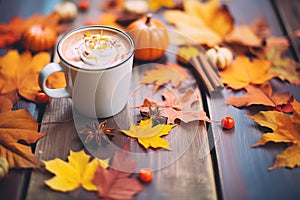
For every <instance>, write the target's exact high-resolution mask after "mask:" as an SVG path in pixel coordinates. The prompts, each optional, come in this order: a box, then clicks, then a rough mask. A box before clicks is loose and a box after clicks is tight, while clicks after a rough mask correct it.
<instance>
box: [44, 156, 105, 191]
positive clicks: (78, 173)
mask: <svg viewBox="0 0 300 200" xmlns="http://www.w3.org/2000/svg"><path fill="white" fill-rule="evenodd" d="M89 160H90V156H89V155H87V154H85V152H84V150H81V151H79V152H73V151H72V150H71V151H70V155H69V156H68V161H69V162H65V161H63V160H61V159H59V158H55V159H54V160H50V161H44V163H45V166H46V170H48V171H49V172H51V173H53V174H55V176H54V177H53V178H51V179H49V180H46V181H45V183H46V185H48V186H49V187H50V188H52V189H53V190H57V191H61V192H68V191H72V190H75V189H76V188H78V187H80V186H82V187H83V188H84V189H86V190H88V191H97V186H96V185H95V184H94V183H93V181H92V180H93V178H94V174H95V172H96V170H97V168H98V166H99V165H100V166H101V167H103V168H107V166H108V162H109V159H106V160H99V159H96V158H95V159H93V160H92V161H90V162H89Z"/></svg>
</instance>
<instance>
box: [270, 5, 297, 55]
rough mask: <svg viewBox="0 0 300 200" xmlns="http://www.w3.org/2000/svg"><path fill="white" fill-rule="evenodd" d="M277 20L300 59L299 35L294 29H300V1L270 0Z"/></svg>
mask: <svg viewBox="0 0 300 200" xmlns="http://www.w3.org/2000/svg"><path fill="white" fill-rule="evenodd" d="M271 2H272V3H273V5H274V8H275V11H276V12H277V13H278V15H279V16H278V20H280V21H281V23H282V25H283V26H282V28H283V31H284V32H286V34H287V36H288V38H289V40H290V42H291V44H292V47H293V51H294V54H295V55H294V56H296V58H297V59H298V61H299V60H300V37H296V35H295V31H296V30H300V20H299V19H300V1H298V0H289V1H282V0H271Z"/></svg>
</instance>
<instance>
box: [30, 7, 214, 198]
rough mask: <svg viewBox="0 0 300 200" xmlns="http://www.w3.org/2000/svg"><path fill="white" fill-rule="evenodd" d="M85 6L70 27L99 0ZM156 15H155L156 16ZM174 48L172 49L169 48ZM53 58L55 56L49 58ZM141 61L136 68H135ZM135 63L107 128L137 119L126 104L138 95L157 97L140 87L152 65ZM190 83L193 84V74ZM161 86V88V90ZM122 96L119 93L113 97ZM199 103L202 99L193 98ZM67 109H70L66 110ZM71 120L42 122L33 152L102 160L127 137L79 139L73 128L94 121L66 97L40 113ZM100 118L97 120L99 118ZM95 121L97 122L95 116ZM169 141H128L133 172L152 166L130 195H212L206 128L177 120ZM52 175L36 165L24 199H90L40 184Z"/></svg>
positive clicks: (94, 12)
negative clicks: (157, 146) (82, 153)
mask: <svg viewBox="0 0 300 200" xmlns="http://www.w3.org/2000/svg"><path fill="white" fill-rule="evenodd" d="M90 3H91V7H90V8H91V9H90V10H89V12H87V13H80V14H79V16H78V17H77V18H76V20H75V21H74V22H73V23H72V25H71V27H78V26H82V25H83V24H84V22H85V21H86V20H87V19H93V20H96V19H98V16H99V14H100V12H99V5H100V4H101V3H100V2H99V1H90ZM156 17H159V16H156ZM175 50H176V49H175ZM175 50H172V53H168V54H166V56H164V57H163V58H162V59H160V60H158V61H157V62H159V63H162V64H165V63H166V62H175V59H176V54H174V52H176V51H175ZM54 60H56V56H54ZM140 64H141V66H140ZM144 64H145V63H135V67H134V68H133V72H132V84H131V88H130V97H129V100H128V104H127V107H125V108H124V109H123V111H122V112H121V113H119V114H117V115H115V116H114V117H110V118H108V119H106V120H107V127H113V128H116V130H118V129H128V128H129V124H130V122H131V123H135V124H136V123H137V121H138V120H139V119H140V114H139V111H138V110H137V109H133V108H131V106H132V105H139V104H141V103H142V102H143V100H144V98H146V97H150V98H154V99H156V100H161V95H160V94H153V87H154V86H153V85H140V84H139V83H140V81H141V78H142V77H143V75H144V74H145V72H146V71H147V70H149V69H153V67H154V66H153V65H149V66H147V65H144ZM190 77H191V80H190V82H191V83H192V84H193V85H194V86H195V82H196V81H195V80H194V79H193V75H192V74H190ZM163 89H165V88H163ZM119 98H123V97H119ZM199 103H200V105H201V106H202V102H199ZM72 111H73V112H72ZM72 116H73V120H72V121H70V122H68V123H54V124H49V125H42V127H41V131H43V132H46V133H47V136H46V137H45V138H43V139H42V140H40V141H39V142H38V144H37V146H36V155H37V157H38V158H40V159H42V160H49V159H54V158H56V157H59V158H61V159H64V160H66V159H67V155H68V154H69V150H70V149H72V150H79V149H81V148H85V149H86V151H87V152H89V153H90V154H92V155H93V156H96V157H99V158H104V157H111V156H113V153H114V152H115V151H116V150H117V149H119V148H123V147H124V145H125V144H126V143H127V142H128V137H127V136H125V135H124V134H122V133H118V132H116V135H115V136H114V137H113V138H112V140H111V143H109V144H102V145H103V146H101V147H99V146H97V145H96V143H95V142H94V143H91V144H90V143H89V144H86V143H85V136H83V135H78V134H77V130H79V129H81V128H83V127H85V125H86V124H87V123H94V122H95V119H90V118H86V117H84V116H82V115H80V114H79V113H77V112H76V111H75V110H72V101H71V99H52V100H51V103H50V105H48V107H47V109H46V112H45V114H44V116H43V123H48V122H57V121H61V120H65V119H70V118H72ZM103 120H104V119H99V121H103ZM96 121H98V120H96ZM165 139H167V140H168V141H169V143H170V147H171V149H172V151H170V152H169V151H165V150H153V149H148V150H147V151H145V149H143V148H142V147H141V146H140V145H139V144H138V143H137V141H136V140H133V139H131V140H130V142H129V145H130V150H131V152H133V154H132V157H133V159H135V160H136V161H137V170H138V169H140V168H142V167H150V168H152V169H153V170H154V173H155V176H154V179H153V181H152V182H151V183H150V184H148V185H147V186H146V187H145V189H144V190H143V191H142V192H141V193H139V194H138V195H137V196H136V199H141V200H147V199H149V200H150V199H216V198H217V195H216V189H215V182H214V172H213V167H212V161H211V156H210V149H209V145H208V136H207V132H206V127H205V125H204V124H203V123H202V124H201V123H200V124H199V123H198V122H193V123H190V124H181V125H180V126H178V127H176V128H174V130H172V133H171V134H170V135H168V136H167V137H165ZM51 177H52V175H51V174H50V173H48V172H46V171H45V170H42V169H39V170H34V171H33V172H32V176H31V179H30V183H29V189H28V193H27V199H74V198H75V199H76V198H77V199H95V198H96V194H95V193H93V192H86V191H85V190H83V189H79V190H76V191H73V192H69V193H60V192H55V191H52V190H50V189H49V188H48V187H47V186H46V185H45V184H44V183H43V182H44V180H47V179H49V178H51Z"/></svg>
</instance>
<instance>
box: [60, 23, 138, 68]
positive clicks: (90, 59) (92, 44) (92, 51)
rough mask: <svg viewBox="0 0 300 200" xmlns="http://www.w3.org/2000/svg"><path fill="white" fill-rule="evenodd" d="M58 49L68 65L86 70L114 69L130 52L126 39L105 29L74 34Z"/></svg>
mask: <svg viewBox="0 0 300 200" xmlns="http://www.w3.org/2000/svg"><path fill="white" fill-rule="evenodd" d="M59 48H61V52H63V55H61V56H62V57H63V58H64V59H65V60H66V61H67V62H68V63H70V64H72V65H73V66H75V67H76V68H81V69H87V70H99V69H100V70H101V69H107V68H110V67H114V66H116V65H118V64H120V63H121V62H122V61H124V60H126V57H128V55H129V54H130V52H131V51H132V45H131V44H130V41H129V40H128V38H125V37H124V36H122V35H120V34H119V33H117V32H114V31H113V30H111V29H106V28H102V29H99V28H95V29H89V30H87V31H78V32H74V33H73V34H72V35H70V36H69V37H68V39H67V40H64V41H62V43H61V44H60V46H59Z"/></svg>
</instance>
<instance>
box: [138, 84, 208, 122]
mask: <svg viewBox="0 0 300 200" xmlns="http://www.w3.org/2000/svg"><path fill="white" fill-rule="evenodd" d="M198 94H199V90H195V91H192V90H188V91H187V92H185V93H183V94H181V93H179V92H178V91H177V90H166V91H164V92H163V93H162V97H163V99H164V101H162V102H156V101H154V100H151V99H149V98H146V99H145V100H144V103H143V104H142V105H140V106H134V108H139V109H140V110H141V112H149V108H150V107H158V108H159V110H160V114H161V115H162V116H165V117H167V118H168V123H170V124H173V123H175V120H176V119H180V120H181V121H183V122H185V123H188V122H192V121H198V120H201V121H209V118H208V117H207V116H206V113H205V112H204V111H202V110H200V109H199V108H197V104H198V103H199V95H198ZM194 107H196V108H194Z"/></svg>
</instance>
